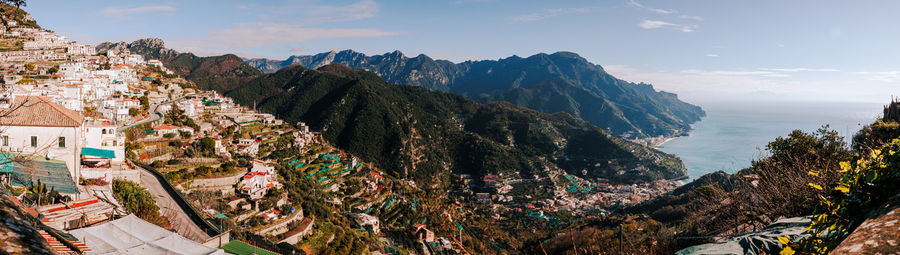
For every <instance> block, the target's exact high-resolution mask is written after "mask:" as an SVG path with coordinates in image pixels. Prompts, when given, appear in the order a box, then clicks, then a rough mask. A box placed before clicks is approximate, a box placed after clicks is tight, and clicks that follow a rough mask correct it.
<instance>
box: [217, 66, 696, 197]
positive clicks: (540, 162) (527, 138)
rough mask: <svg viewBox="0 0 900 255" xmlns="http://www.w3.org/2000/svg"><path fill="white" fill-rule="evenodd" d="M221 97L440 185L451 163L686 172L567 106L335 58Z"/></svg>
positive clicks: (458, 168) (520, 169)
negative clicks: (468, 91)
mask: <svg viewBox="0 0 900 255" xmlns="http://www.w3.org/2000/svg"><path fill="white" fill-rule="evenodd" d="M225 95H227V96H229V97H232V98H234V100H235V101H236V102H239V103H241V104H244V105H250V104H253V103H256V105H257V106H258V109H259V110H261V111H263V112H269V113H273V114H277V115H278V116H279V117H281V118H283V119H285V120H286V121H289V122H296V121H303V122H306V123H307V124H309V125H310V126H311V127H312V128H313V129H315V130H321V132H322V134H323V136H324V137H325V139H327V140H328V141H329V142H331V143H332V144H334V145H336V146H338V147H339V148H342V149H346V150H348V151H349V152H351V153H353V154H354V155H358V156H360V157H362V158H363V160H366V161H373V162H377V163H378V164H379V166H380V167H381V168H383V169H387V170H389V171H392V172H394V174H396V175H397V176H401V177H404V178H409V179H412V180H416V181H417V182H420V183H431V184H434V185H439V184H442V185H447V184H448V177H449V176H448V174H449V173H450V172H451V171H446V170H448V169H449V170H452V172H456V173H467V174H472V175H474V176H476V177H478V176H482V175H485V174H498V173H500V174H505V175H506V176H519V177H521V178H532V177H533V176H547V175H548V173H549V172H552V171H554V170H563V171H565V172H568V173H570V174H573V175H577V176H583V177H588V178H604V179H613V180H616V181H625V182H638V181H648V180H656V179H662V178H677V177H681V176H683V175H684V174H685V172H684V166H683V164H682V163H681V161H680V160H678V159H677V158H675V157H674V156H672V155H668V154H665V153H662V152H660V151H657V150H654V149H651V148H647V147H644V146H641V145H638V144H635V143H632V142H629V141H626V140H624V139H621V138H619V137H617V136H614V135H612V134H610V133H609V132H607V131H605V130H603V129H600V128H597V127H596V126H594V125H593V124H591V123H590V122H587V121H584V120H581V119H579V118H577V117H575V116H572V115H570V114H567V113H556V114H547V113H542V112H538V111H534V110H530V109H527V108H524V107H520V106H516V105H513V104H509V103H506V102H496V103H490V104H483V103H479V102H476V101H474V100H471V99H468V98H465V97H463V96H460V95H457V94H453V93H446V92H437V91H430V90H427V89H425V88H421V87H414V86H397V85H393V84H390V83H387V82H385V81H384V80H382V79H381V78H379V77H378V76H377V75H376V74H374V73H371V72H367V71H363V70H360V69H351V68H349V67H346V66H343V65H339V64H330V65H326V66H323V67H320V68H319V69H317V70H312V69H307V68H305V67H302V66H290V67H288V68H284V69H282V70H280V71H278V72H276V73H273V74H267V75H263V76H260V77H258V78H256V79H254V80H251V81H249V82H247V83H246V84H244V85H242V86H240V87H238V88H236V89H233V90H230V91H227V92H225ZM635 169H637V170H636V171H634V170H635ZM548 170H549V171H548ZM625 172H629V174H623V173H625Z"/></svg>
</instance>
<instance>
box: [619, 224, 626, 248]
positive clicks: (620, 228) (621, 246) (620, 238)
mask: <svg viewBox="0 0 900 255" xmlns="http://www.w3.org/2000/svg"><path fill="white" fill-rule="evenodd" d="M623 237H624V236H623V234H622V225H619V254H624V253H625V247H624V246H623V245H622V238H623Z"/></svg>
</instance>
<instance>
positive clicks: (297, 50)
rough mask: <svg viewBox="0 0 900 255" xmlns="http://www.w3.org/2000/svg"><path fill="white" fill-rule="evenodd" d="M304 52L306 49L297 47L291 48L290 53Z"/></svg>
mask: <svg viewBox="0 0 900 255" xmlns="http://www.w3.org/2000/svg"><path fill="white" fill-rule="evenodd" d="M304 50H306V48H304V47H303V46H301V45H297V47H294V48H292V49H291V50H290V52H302V51H304Z"/></svg>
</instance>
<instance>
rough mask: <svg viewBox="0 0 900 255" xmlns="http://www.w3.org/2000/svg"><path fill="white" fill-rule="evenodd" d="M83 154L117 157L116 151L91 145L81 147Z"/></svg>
mask: <svg viewBox="0 0 900 255" xmlns="http://www.w3.org/2000/svg"><path fill="white" fill-rule="evenodd" d="M81 155H84V156H91V157H100V158H116V152H114V151H111V150H104V149H97V148H91V147H84V148H81Z"/></svg>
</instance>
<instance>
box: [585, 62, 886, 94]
mask: <svg viewBox="0 0 900 255" xmlns="http://www.w3.org/2000/svg"><path fill="white" fill-rule="evenodd" d="M603 68H604V70H606V71H607V72H608V73H610V74H612V75H614V76H616V77H617V78H620V79H623V80H626V81H631V82H647V83H650V84H653V86H654V87H655V88H656V89H659V90H665V91H670V92H674V93H676V94H678V96H679V98H682V99H683V100H686V101H688V102H697V103H702V102H725V101H759V100H765V101H772V100H776V101H778V100H787V101H792V102H796V101H835V102H839V101H844V102H850V101H853V102H880V101H883V98H884V95H889V94H891V93H893V94H896V91H895V90H896V89H895V87H894V86H886V85H885V83H894V84H896V83H900V70H897V71H880V72H843V71H831V70H830V69H815V68H772V69H773V70H758V69H756V70H753V69H743V70H699V69H689V70H676V71H646V70H639V69H636V68H632V67H629V66H624V65H604V66H603ZM775 69H777V71H776V70H775ZM808 70H818V71H820V72H824V73H818V74H816V75H808V76H800V75H797V76H794V74H797V72H806V71H808ZM860 76H862V77H865V78H866V79H861V78H860ZM848 84H853V85H852V86H848Z"/></svg>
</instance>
